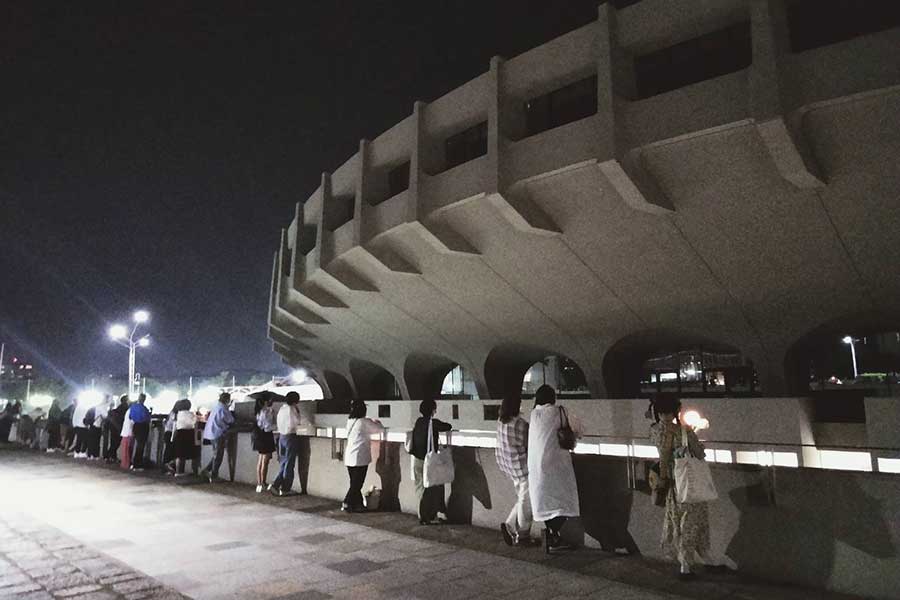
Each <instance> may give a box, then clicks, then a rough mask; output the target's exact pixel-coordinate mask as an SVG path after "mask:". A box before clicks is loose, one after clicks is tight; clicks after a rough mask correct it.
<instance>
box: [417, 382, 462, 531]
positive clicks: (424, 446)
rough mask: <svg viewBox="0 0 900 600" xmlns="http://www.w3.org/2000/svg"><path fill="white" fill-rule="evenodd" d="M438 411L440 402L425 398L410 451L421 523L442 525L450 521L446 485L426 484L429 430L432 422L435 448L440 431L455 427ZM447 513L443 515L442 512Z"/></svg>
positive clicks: (420, 408) (432, 441)
mask: <svg viewBox="0 0 900 600" xmlns="http://www.w3.org/2000/svg"><path fill="white" fill-rule="evenodd" d="M436 412H437V403H436V402H435V401H434V400H422V402H421V403H420V404H419V414H421V415H422V416H421V417H419V418H418V419H417V420H416V424H415V426H414V427H413V430H412V438H411V440H410V447H409V454H410V462H411V471H412V473H413V484H414V485H415V487H416V497H417V498H418V500H419V524H420V525H440V524H442V523H446V521H447V519H446V515H447V504H446V500H445V498H444V486H442V485H435V486H432V487H429V488H426V487H425V456H426V455H427V454H428V446H429V440H428V429H429V425H431V431H432V439H431V444H430V445H431V447H432V448H437V447H438V434H439V433H440V432H442V431H450V430H451V429H453V426H452V425H451V424H450V423H444V422H443V421H439V420H438V419H435V418H434V413H436ZM440 514H443V515H444V517H443V518H439V515H440Z"/></svg>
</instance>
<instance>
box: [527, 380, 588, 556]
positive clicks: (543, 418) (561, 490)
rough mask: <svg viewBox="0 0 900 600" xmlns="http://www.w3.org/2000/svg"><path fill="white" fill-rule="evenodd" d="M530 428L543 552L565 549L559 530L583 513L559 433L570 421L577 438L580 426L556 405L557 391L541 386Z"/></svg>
mask: <svg viewBox="0 0 900 600" xmlns="http://www.w3.org/2000/svg"><path fill="white" fill-rule="evenodd" d="M534 404H535V406H534V410H532V411H531V418H530V419H529V428H528V488H529V492H530V494H531V507H532V511H533V513H534V520H535V521H543V523H544V527H545V529H544V549H545V551H547V552H551V551H552V550H558V549H563V548H566V547H567V546H566V545H565V544H564V543H563V541H562V538H561V537H560V531H561V529H562V527H563V525H564V524H565V522H566V520H567V519H568V518H569V517H577V516H579V514H580V510H579V506H578V485H577V484H576V482H575V468H574V466H573V465H572V454H571V451H570V450H566V449H565V448H563V447H562V446H561V445H560V442H559V434H558V432H559V430H560V428H561V427H562V426H563V425H564V424H565V423H566V422H568V424H569V426H570V427H571V428H572V430H573V432H574V434H575V436H576V437H581V433H582V432H581V426H580V424H579V423H578V421H577V419H574V418H573V417H572V416H571V415H570V414H568V411H566V410H565V409H563V408H562V407H559V406H556V391H555V390H554V389H553V388H552V387H550V386H549V385H542V386H541V387H539V388H538V389H537V392H536V393H535V395H534Z"/></svg>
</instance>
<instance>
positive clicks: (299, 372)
mask: <svg viewBox="0 0 900 600" xmlns="http://www.w3.org/2000/svg"><path fill="white" fill-rule="evenodd" d="M306 377H307V374H306V370H305V369H295V370H294V372H293V373H291V379H292V380H293V381H294V383H303V382H304V381H306Z"/></svg>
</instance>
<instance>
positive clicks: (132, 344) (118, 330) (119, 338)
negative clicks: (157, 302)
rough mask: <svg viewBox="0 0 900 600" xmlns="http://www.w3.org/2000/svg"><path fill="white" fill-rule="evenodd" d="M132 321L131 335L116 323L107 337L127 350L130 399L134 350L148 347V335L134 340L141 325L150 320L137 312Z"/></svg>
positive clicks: (147, 314)
mask: <svg viewBox="0 0 900 600" xmlns="http://www.w3.org/2000/svg"><path fill="white" fill-rule="evenodd" d="M132 318H133V319H134V327H132V328H131V333H128V328H127V327H126V326H125V325H123V324H121V323H116V324H115V325H112V326H111V327H110V328H109V337H110V339H112V341H114V342H116V343H117V344H119V345H120V346H124V347H125V348H128V397H129V398H131V397H133V396H134V392H135V389H134V367H135V350H136V349H137V347H138V346H140V347H141V348H146V347H147V346H149V345H150V335H149V334H145V335H143V336H141V337H138V338H135V335H136V334H137V330H138V327H139V326H140V325H143V324H144V323H146V322H147V321H149V320H150V313H148V312H147V311H146V310H137V311H135V312H134V315H132Z"/></svg>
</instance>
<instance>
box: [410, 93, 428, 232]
mask: <svg viewBox="0 0 900 600" xmlns="http://www.w3.org/2000/svg"><path fill="white" fill-rule="evenodd" d="M427 106H428V104H427V103H426V102H422V101H421V100H416V102H415V103H414V104H413V120H412V140H411V141H410V144H411V149H410V157H409V191H408V203H407V213H406V222H407V223H415V222H416V221H418V220H419V219H420V216H421V215H420V213H421V211H420V209H419V198H420V196H421V195H422V189H421V188H422V186H423V179H424V178H423V171H422V158H423V156H422V154H423V152H426V151H427V150H426V148H425V123H424V122H423V120H424V118H425V109H426V108H427Z"/></svg>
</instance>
